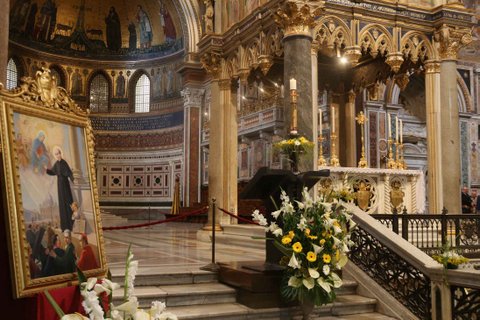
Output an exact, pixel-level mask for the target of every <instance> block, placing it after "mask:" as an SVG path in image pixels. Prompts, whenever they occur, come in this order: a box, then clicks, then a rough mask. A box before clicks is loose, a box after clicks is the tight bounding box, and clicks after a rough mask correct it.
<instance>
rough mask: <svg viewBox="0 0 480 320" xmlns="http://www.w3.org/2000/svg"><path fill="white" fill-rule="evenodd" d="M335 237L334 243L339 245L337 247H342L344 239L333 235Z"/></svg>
mask: <svg viewBox="0 0 480 320" xmlns="http://www.w3.org/2000/svg"><path fill="white" fill-rule="evenodd" d="M332 238H333V244H334V245H335V246H336V247H337V248H341V247H342V245H343V242H342V240H340V239H338V238H337V237H334V236H332Z"/></svg>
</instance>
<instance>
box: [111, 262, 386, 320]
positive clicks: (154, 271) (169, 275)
mask: <svg viewBox="0 0 480 320" xmlns="http://www.w3.org/2000/svg"><path fill="white" fill-rule="evenodd" d="M199 267H200V265H198V266H192V265H189V266H185V267H181V266H178V267H175V268H171V269H169V270H165V268H162V269H161V270H160V269H158V268H156V267H155V266H151V267H148V266H147V267H143V268H142V267H140V269H139V272H138V274H137V277H136V279H135V295H136V296H137V298H138V300H139V303H140V305H141V306H142V307H145V308H147V307H149V305H150V302H151V301H154V300H160V301H163V302H165V303H166V305H167V310H168V311H170V312H173V313H175V314H176V315H177V316H178V318H179V319H180V320H183V319H198V320H202V319H218V320H220V319H221V320H234V319H271V320H273V319H301V318H302V316H301V310H300V308H299V307H298V306H297V307H282V308H277V307H274V308H263V309H253V308H249V307H247V306H245V305H242V304H240V303H238V302H237V298H236V297H237V293H236V291H235V289H233V288H231V287H229V286H227V285H225V284H222V283H219V281H218V279H217V275H216V274H215V273H211V272H208V271H202V270H200V269H199ZM112 276H113V281H115V282H117V283H120V284H121V283H123V270H122V268H116V269H113V270H112ZM356 291H357V284H356V283H355V282H354V281H351V280H345V283H344V286H343V287H342V288H341V289H340V290H339V292H338V295H337V300H336V301H335V302H334V303H332V304H328V305H325V306H322V307H317V308H315V309H314V312H313V314H312V317H311V319H325V320H327V319H332V320H333V319H339V320H340V319H352V320H353V319H358V320H361V319H369V320H375V319H378V320H388V319H393V318H390V317H387V316H384V315H381V314H379V313H376V312H375V310H376V303H377V301H376V300H375V299H372V298H366V297H363V296H360V295H357V294H356ZM122 298H123V288H121V289H118V290H116V291H115V292H114V295H113V299H114V301H113V302H114V304H116V305H118V304H120V303H121V302H122Z"/></svg>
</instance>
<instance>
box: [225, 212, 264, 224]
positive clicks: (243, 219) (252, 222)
mask: <svg viewBox="0 0 480 320" xmlns="http://www.w3.org/2000/svg"><path fill="white" fill-rule="evenodd" d="M218 210H220V211H222V212H223V213H226V214H228V215H229V216H231V217H234V218H236V219H237V220H240V221H243V222H246V223H250V224H256V225H257V226H258V225H259V224H258V223H257V222H255V221H252V220H248V219H245V218H242V217H240V216H237V215H235V214H233V213H231V212H228V211H227V210H225V209H222V208H218Z"/></svg>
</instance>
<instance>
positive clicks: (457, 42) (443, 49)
mask: <svg viewBox="0 0 480 320" xmlns="http://www.w3.org/2000/svg"><path fill="white" fill-rule="evenodd" d="M434 40H435V42H436V43H437V45H438V46H437V49H438V53H439V56H440V58H441V59H442V60H456V59H457V58H458V51H459V50H460V49H461V48H462V47H464V46H466V45H468V44H470V43H471V42H472V41H473V38H472V30H471V29H470V28H461V27H456V26H455V27H453V26H449V25H446V24H443V25H442V26H441V27H439V28H437V30H436V31H435V34H434Z"/></svg>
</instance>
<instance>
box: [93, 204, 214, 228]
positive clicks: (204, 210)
mask: <svg viewBox="0 0 480 320" xmlns="http://www.w3.org/2000/svg"><path fill="white" fill-rule="evenodd" d="M207 209H208V208H207V207H203V208H201V209H199V210H196V211H192V212H188V213H185V214H181V215H178V216H175V217H171V218H168V219H165V220H157V221H153V222H147V223H140V224H131V225H128V226H121V227H103V228H102V229H103V230H123V229H133V228H142V227H148V226H153V225H156V224H161V223H167V222H171V221H175V220H179V219H182V218H185V217H188V216H193V215H197V214H201V213H206V212H207Z"/></svg>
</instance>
